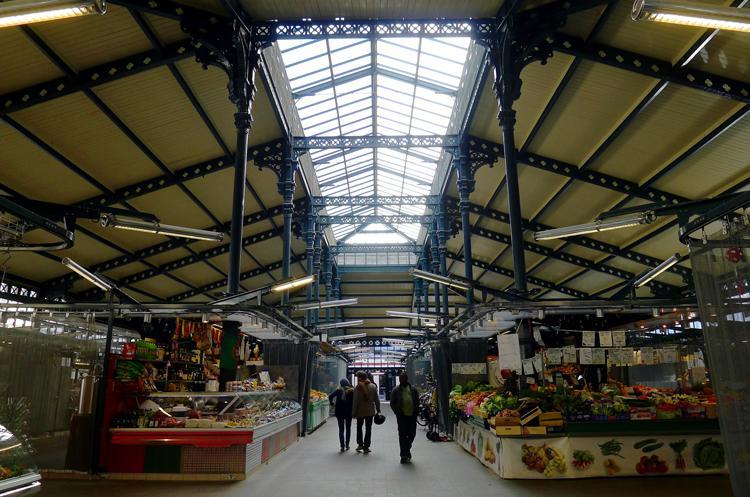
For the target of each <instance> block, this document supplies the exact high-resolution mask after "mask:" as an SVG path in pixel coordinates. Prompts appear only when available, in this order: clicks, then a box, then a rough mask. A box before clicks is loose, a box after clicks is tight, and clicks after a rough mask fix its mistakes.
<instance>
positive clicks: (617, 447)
mask: <svg viewBox="0 0 750 497" xmlns="http://www.w3.org/2000/svg"><path fill="white" fill-rule="evenodd" d="M599 449H600V450H601V451H602V455H603V456H617V457H619V458H620V459H625V458H624V457H622V456H621V455H620V451H621V450H622V442H620V441H619V440H615V439H614V438H613V439H612V440H610V441H609V442H604V443H603V444H599Z"/></svg>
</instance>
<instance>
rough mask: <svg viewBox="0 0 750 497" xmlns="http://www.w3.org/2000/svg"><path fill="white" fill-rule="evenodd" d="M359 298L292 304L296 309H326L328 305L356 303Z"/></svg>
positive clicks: (340, 305) (337, 305)
mask: <svg viewBox="0 0 750 497" xmlns="http://www.w3.org/2000/svg"><path fill="white" fill-rule="evenodd" d="M358 303H359V299H357V298H354V299H340V300H327V301H321V302H310V303H307V304H297V305H295V306H294V310H296V311H307V310H309V309H313V310H314V309H327V308H329V307H342V306H345V305H357V304H358Z"/></svg>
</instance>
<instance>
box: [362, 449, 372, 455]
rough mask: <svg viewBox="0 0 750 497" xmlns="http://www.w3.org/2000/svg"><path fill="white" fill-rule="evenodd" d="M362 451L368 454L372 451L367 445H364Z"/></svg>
mask: <svg viewBox="0 0 750 497" xmlns="http://www.w3.org/2000/svg"><path fill="white" fill-rule="evenodd" d="M362 452H364V453H365V454H369V453H370V452H372V451H371V450H370V448H369V447H365V448H364V449H362Z"/></svg>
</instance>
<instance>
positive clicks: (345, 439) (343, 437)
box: [336, 416, 352, 449]
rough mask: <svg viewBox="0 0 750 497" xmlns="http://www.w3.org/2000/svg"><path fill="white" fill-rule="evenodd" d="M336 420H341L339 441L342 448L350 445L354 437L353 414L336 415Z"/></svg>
mask: <svg viewBox="0 0 750 497" xmlns="http://www.w3.org/2000/svg"><path fill="white" fill-rule="evenodd" d="M336 420H337V421H338V422H339V442H341V448H342V449H343V448H344V447H349V440H351V439H352V418H351V416H349V417H345V416H336Z"/></svg>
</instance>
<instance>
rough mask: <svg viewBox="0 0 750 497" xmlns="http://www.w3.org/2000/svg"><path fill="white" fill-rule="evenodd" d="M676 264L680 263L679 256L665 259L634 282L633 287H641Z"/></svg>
mask: <svg viewBox="0 0 750 497" xmlns="http://www.w3.org/2000/svg"><path fill="white" fill-rule="evenodd" d="M678 262H680V254H675V255H673V256H672V257H670V258H669V259H666V260H665V261H663V262H662V263H661V264H659V265H658V266H656V267H655V268H652V269H651V270H649V271H648V272H647V273H646V274H644V275H643V276H641V277H640V278H638V279H637V280H635V283H634V285H635V287H636V288H640V287H642V286H643V285H645V284H646V283H648V282H649V281H651V280H653V279H654V278H656V277H657V276H659V275H660V274H661V273H663V272H664V271H666V270H667V269H669V268H671V267H672V266H674V265H675V264H677V263H678Z"/></svg>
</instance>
